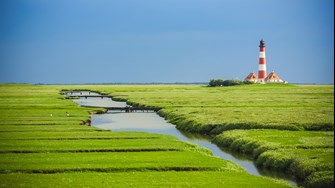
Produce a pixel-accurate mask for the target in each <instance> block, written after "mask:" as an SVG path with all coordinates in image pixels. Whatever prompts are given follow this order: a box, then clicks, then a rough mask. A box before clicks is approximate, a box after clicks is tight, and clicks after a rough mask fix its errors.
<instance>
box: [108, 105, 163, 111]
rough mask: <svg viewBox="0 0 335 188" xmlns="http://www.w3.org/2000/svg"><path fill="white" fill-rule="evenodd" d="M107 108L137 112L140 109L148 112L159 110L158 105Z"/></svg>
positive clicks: (109, 108)
mask: <svg viewBox="0 0 335 188" xmlns="http://www.w3.org/2000/svg"><path fill="white" fill-rule="evenodd" d="M106 109H108V110H119V111H124V112H138V111H142V112H149V111H154V112H157V111H159V110H160V109H161V108H158V107H132V106H131V107H108V108H106Z"/></svg>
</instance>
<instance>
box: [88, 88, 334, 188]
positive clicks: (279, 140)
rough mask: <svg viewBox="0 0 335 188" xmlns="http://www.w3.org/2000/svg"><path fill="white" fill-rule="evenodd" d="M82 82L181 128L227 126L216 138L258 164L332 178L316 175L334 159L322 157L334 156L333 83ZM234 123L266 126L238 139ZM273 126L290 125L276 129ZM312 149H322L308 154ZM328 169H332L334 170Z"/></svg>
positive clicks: (240, 126)
mask: <svg viewBox="0 0 335 188" xmlns="http://www.w3.org/2000/svg"><path fill="white" fill-rule="evenodd" d="M86 88H87V89H92V90H97V91H102V92H105V93H109V94H110V95H115V96H116V97H115V98H116V99H117V100H121V101H127V102H128V103H129V104H132V105H138V106H156V107H161V108H162V110H160V111H159V112H158V113H159V114H160V115H161V116H163V117H164V118H166V119H167V120H168V121H170V122H171V123H174V124H176V125H177V128H178V129H180V130H183V131H188V132H196V133H202V134H214V135H219V134H221V133H222V132H223V131H225V132H226V133H227V134H224V135H225V136H224V139H221V140H219V139H216V142H217V143H219V144H221V145H222V146H228V147H230V148H231V149H232V150H234V151H237V152H244V153H249V154H251V155H253V156H254V157H255V159H258V161H256V162H257V164H258V165H259V166H263V167H266V168H273V169H277V170H283V171H285V170H288V171H290V173H292V174H295V175H296V176H297V177H299V178H301V179H303V180H306V181H305V183H306V184H305V185H306V186H308V187H309V186H312V184H313V186H314V187H318V186H320V185H324V183H325V184H327V183H329V182H330V183H332V182H333V181H334V180H333V178H323V179H324V181H326V182H324V181H323V180H322V178H320V176H317V175H315V174H316V173H322V172H328V170H329V168H325V166H327V165H328V166H329V165H331V164H333V163H334V162H333V161H330V162H329V160H326V159H329V158H334V151H333V150H334V149H333V148H334V144H333V141H334V134H333V131H334V86H333V85H329V86H320V85H311V86H296V85H290V84H288V85H282V84H280V85H276V84H266V85H259V84H255V85H247V86H236V87H216V88H209V87H204V86H182V85H178V86H175V85H173V86H171V85H159V86H147V85H145V86H129V85H128V86H87V87H86ZM234 129H243V130H246V129H247V130H249V129H270V131H268V132H262V134H264V135H266V137H264V136H263V137H257V136H258V135H257V134H259V132H258V133H257V132H253V131H250V132H247V131H246V132H245V133H247V134H248V136H245V135H242V137H243V139H242V138H241V137H239V136H235V137H230V136H229V132H227V131H228V130H234ZM275 130H289V131H284V132H281V133H279V134H278V132H277V131H275ZM291 131H293V132H291ZM306 131H311V132H306ZM314 131H329V132H314ZM239 133H240V134H241V132H239ZM252 133H255V134H256V135H252ZM240 136H241V135H240ZM220 138H222V137H220ZM313 153H317V154H320V155H316V154H315V155H311V154H313ZM286 159H288V160H286ZM260 161H263V162H264V161H266V162H264V163H263V162H260ZM325 161H328V162H325ZM265 164H266V165H265ZM324 170H326V171H324ZM331 172H332V173H331V174H334V173H333V170H331ZM326 174H327V173H326ZM328 174H329V173H328ZM312 177H313V178H312ZM318 178H319V179H318ZM311 182H313V183H311Z"/></svg>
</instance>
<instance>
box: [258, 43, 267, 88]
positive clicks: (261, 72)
mask: <svg viewBox="0 0 335 188" xmlns="http://www.w3.org/2000/svg"><path fill="white" fill-rule="evenodd" d="M265 78H266V60H265V42H264V40H263V39H262V40H261V41H260V44H259V65H258V82H259V83H265Z"/></svg>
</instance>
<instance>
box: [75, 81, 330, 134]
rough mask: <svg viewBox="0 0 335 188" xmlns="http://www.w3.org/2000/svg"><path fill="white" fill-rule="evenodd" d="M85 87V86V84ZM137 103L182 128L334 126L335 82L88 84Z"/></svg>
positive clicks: (207, 130) (209, 130)
mask: <svg viewBox="0 0 335 188" xmlns="http://www.w3.org/2000/svg"><path fill="white" fill-rule="evenodd" d="M81 87H82V86H81ZM86 88H87V89H92V90H98V91H102V92H106V93H109V94H111V95H112V96H113V95H115V96H116V97H115V98H116V99H119V100H123V101H128V103H129V104H133V105H146V106H157V107H161V108H163V109H162V110H161V111H160V112H159V114H160V115H162V116H164V117H165V118H167V119H168V120H169V121H171V122H172V123H174V124H176V125H177V126H178V128H179V129H182V130H186V131H190V132H200V133H205V134H219V133H221V132H222V131H224V130H231V129H262V128H266V129H280V130H334V118H333V117H334V86H295V85H282V84H281V85H275V84H269V85H258V84H254V85H246V86H235V87H215V88H211V87H205V86H180V85H177V86H175V85H173V86H171V85H165V86H164V85H163V86H162V85H159V86H147V85H145V86H136V85H135V86H87V87H86Z"/></svg>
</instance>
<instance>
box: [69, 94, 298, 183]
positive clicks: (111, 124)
mask: <svg viewBox="0 0 335 188" xmlns="http://www.w3.org/2000/svg"><path fill="white" fill-rule="evenodd" d="M67 95H68V96H78V97H80V96H81V95H85V96H92V97H80V98H79V99H74V101H75V102H76V103H77V104H78V105H80V106H92V107H105V108H108V107H126V106H127V104H126V103H125V102H115V101H113V100H112V99H111V98H108V97H93V96H99V95H100V94H98V93H94V92H89V91H77V92H70V93H67ZM91 125H92V126H95V127H98V128H102V129H108V130H113V131H115V132H116V131H137V132H150V133H158V134H167V135H172V136H175V137H177V138H178V139H179V140H182V141H185V142H190V143H193V144H196V145H198V146H200V147H203V148H207V149H209V150H211V151H212V153H213V155H215V156H217V157H220V158H222V159H225V160H229V161H232V162H234V163H236V164H238V165H240V166H242V167H243V168H245V169H246V170H247V172H248V173H250V174H253V175H256V176H267V177H271V178H276V179H281V180H284V181H286V182H287V183H289V184H290V185H292V186H297V183H296V182H295V181H294V179H292V178H290V177H288V176H287V175H286V174H284V173H279V172H272V171H268V170H263V169H258V168H257V167H256V165H255V163H254V162H253V161H252V160H251V159H250V158H248V157H245V156H241V155H238V154H233V153H231V152H229V151H227V150H225V149H223V148H220V147H218V146H217V145H216V144H214V143H212V142H211V138H209V137H205V136H202V135H199V134H191V133H185V132H181V131H179V130H178V129H176V128H175V125H173V124H171V123H168V122H167V121H166V120H165V119H164V118H162V117H160V116H158V115H157V114H156V113H155V112H141V111H140V112H135V113H134V112H133V113H124V112H121V111H111V110H109V111H107V113H105V114H97V115H92V116H91Z"/></svg>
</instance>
